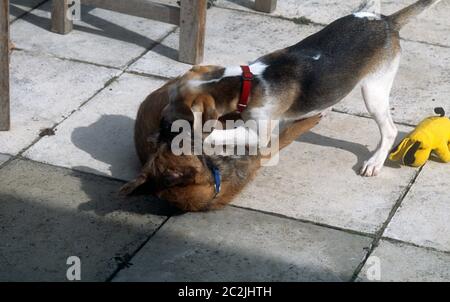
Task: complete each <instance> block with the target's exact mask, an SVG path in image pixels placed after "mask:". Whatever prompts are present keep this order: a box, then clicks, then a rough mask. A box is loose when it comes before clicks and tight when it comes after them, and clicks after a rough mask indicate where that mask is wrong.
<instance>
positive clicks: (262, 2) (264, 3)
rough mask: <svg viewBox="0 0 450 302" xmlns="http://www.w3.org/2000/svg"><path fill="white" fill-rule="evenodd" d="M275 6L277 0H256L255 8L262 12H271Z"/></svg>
mask: <svg viewBox="0 0 450 302" xmlns="http://www.w3.org/2000/svg"><path fill="white" fill-rule="evenodd" d="M276 8H277V0H256V2H255V9H256V10H258V11H260V12H264V13H272V12H273V11H274V10H275V9H276Z"/></svg>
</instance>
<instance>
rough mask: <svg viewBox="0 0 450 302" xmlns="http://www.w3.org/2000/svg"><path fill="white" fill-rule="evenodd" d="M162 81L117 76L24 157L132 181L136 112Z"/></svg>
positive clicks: (135, 166)
mask: <svg viewBox="0 0 450 302" xmlns="http://www.w3.org/2000/svg"><path fill="white" fill-rule="evenodd" d="M163 83H164V81H162V80H159V79H154V78H147V77H141V76H136V75H127V74H125V75H123V76H121V77H120V78H119V79H118V80H117V81H115V82H114V83H112V85H110V86H109V87H108V88H107V89H105V90H104V91H102V92H101V93H100V94H98V95H97V96H96V97H95V98H93V99H92V100H91V101H90V102H89V103H88V104H86V105H85V106H84V107H83V108H82V109H81V110H80V111H78V112H76V113H74V114H73V115H72V116H71V117H70V118H69V119H67V120H66V121H64V122H63V123H62V124H61V125H60V126H59V127H58V128H57V131H56V134H55V135H54V136H47V137H44V138H43V139H41V140H40V141H39V142H38V143H37V144H35V145H34V146H33V147H32V148H31V149H29V150H28V151H27V152H26V153H25V154H24V156H25V157H28V158H31V159H33V160H37V161H40V162H45V163H50V164H53V165H57V166H63V167H68V168H73V169H76V170H81V171H87V172H91V173H92V172H93V173H96V174H101V175H107V176H112V177H114V178H118V179H124V180H129V179H133V178H134V177H136V175H137V174H138V172H139V169H140V165H139V161H138V159H137V156H136V153H135V148H134V141H133V135H134V120H135V117H136V114H137V110H138V107H139V105H140V103H141V102H142V101H143V100H144V99H145V97H146V96H147V95H148V94H150V93H151V92H152V91H153V90H155V89H156V88H158V87H160V86H161V85H162V84H163ZM67 154H70V156H67Z"/></svg>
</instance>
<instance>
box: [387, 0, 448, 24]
mask: <svg viewBox="0 0 450 302" xmlns="http://www.w3.org/2000/svg"><path fill="white" fill-rule="evenodd" d="M440 1H441V0H419V1H417V2H415V3H414V4H411V5H410V6H407V7H405V8H404V9H402V10H400V11H398V12H396V13H395V14H392V15H390V16H388V17H387V18H388V20H389V21H390V22H391V23H392V25H393V27H394V29H395V30H397V31H399V30H400V29H402V27H403V26H405V25H406V24H408V23H409V22H410V21H411V19H413V18H415V17H417V16H418V15H420V14H421V13H422V12H423V11H425V10H426V9H427V8H429V7H430V6H432V5H434V4H436V3H438V2H440Z"/></svg>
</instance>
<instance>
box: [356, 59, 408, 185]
mask: <svg viewBox="0 0 450 302" xmlns="http://www.w3.org/2000/svg"><path fill="white" fill-rule="evenodd" d="M399 64H400V55H399V56H398V57H397V58H395V59H394V60H393V61H392V62H391V63H390V64H389V66H387V67H385V68H382V70H380V71H379V72H377V73H374V74H371V75H369V76H368V77H367V78H365V79H364V80H363V82H362V94H363V97H364V102H365V104H366V107H367V110H368V111H369V113H370V114H371V115H372V117H373V118H374V119H375V121H376V122H377V125H378V128H379V130H380V134H381V140H380V143H379V144H378V147H377V150H376V151H375V153H374V154H373V156H372V157H371V158H370V159H369V160H367V161H366V162H365V163H364V165H363V167H362V169H361V175H362V176H368V177H371V176H376V175H378V173H380V171H381V169H382V167H383V165H384V162H385V161H386V158H387V156H388V154H389V151H390V150H391V148H392V146H393V144H394V141H395V138H396V136H397V128H396V127H395V124H394V121H393V120H392V116H391V113H390V108H389V95H390V92H391V88H392V84H393V82H394V78H395V75H396V74H397V70H398V66H399Z"/></svg>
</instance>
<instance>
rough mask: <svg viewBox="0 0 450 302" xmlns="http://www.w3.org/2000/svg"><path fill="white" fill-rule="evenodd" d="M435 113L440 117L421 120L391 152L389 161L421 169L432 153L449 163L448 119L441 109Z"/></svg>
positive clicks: (449, 134) (449, 128) (449, 121)
mask: <svg viewBox="0 0 450 302" xmlns="http://www.w3.org/2000/svg"><path fill="white" fill-rule="evenodd" d="M435 112H436V113H437V114H440V116H432V117H429V118H427V119H425V120H423V121H422V122H421V123H420V124H419V125H418V126H417V128H416V129H415V130H414V131H413V132H411V133H410V134H408V136H407V137H406V138H404V139H403V140H402V141H401V143H400V144H399V145H398V146H397V147H395V148H394V150H392V152H391V154H390V155H389V159H390V160H393V161H402V162H403V164H405V165H408V166H413V167H421V166H423V165H424V164H425V163H426V162H427V160H428V158H429V157H430V154H431V152H432V151H433V152H434V153H435V154H436V155H437V156H439V158H440V159H441V160H442V161H443V162H446V163H448V162H450V119H449V118H447V117H445V112H444V109H442V108H436V109H435Z"/></svg>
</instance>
